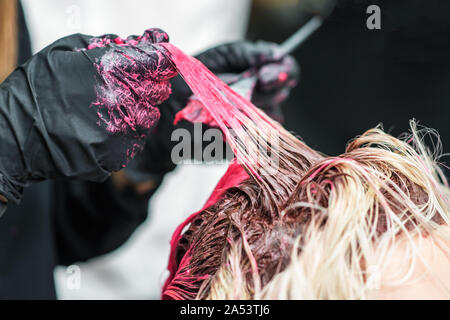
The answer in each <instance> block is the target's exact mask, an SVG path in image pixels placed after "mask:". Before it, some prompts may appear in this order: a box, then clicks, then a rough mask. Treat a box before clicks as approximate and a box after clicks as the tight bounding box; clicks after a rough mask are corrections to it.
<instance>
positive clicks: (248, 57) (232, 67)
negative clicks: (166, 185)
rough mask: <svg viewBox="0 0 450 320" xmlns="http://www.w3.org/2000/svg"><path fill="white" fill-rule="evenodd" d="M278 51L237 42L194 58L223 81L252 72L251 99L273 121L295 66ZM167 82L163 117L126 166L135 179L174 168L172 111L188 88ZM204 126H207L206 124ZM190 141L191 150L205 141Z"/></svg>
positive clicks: (158, 175) (154, 176)
mask: <svg viewBox="0 0 450 320" xmlns="http://www.w3.org/2000/svg"><path fill="white" fill-rule="evenodd" d="M278 54H279V52H278V46H277V45H276V44H274V43H269V42H263V41H259V42H256V43H252V42H246V41H238V42H233V43H228V44H224V45H219V46H217V47H214V48H212V49H209V50H207V51H205V52H203V53H200V54H199V55H197V56H195V58H197V59H198V60H200V61H201V62H202V63H203V64H204V65H205V66H206V67H207V68H208V69H210V70H211V71H212V72H213V73H215V74H216V75H218V76H220V77H221V78H222V79H223V80H224V81H225V82H227V83H229V82H234V81H236V80H238V79H240V78H242V77H245V76H252V75H256V76H257V79H258V81H257V83H256V87H255V91H254V92H253V96H252V102H253V103H254V104H255V105H256V106H258V107H260V108H261V109H263V110H264V111H265V112H267V113H268V114H269V115H270V116H272V117H274V118H276V120H281V119H282V116H281V110H280V104H281V102H282V101H283V100H284V99H286V98H287V96H288V95H289V92H290V90H291V88H292V87H293V86H295V84H296V82H297V79H298V76H299V67H298V65H297V63H296V61H295V59H294V58H293V57H291V56H286V57H284V58H282V59H279V58H278ZM246 71H248V72H246ZM243 72H244V74H242V73H243ZM171 82H172V88H173V93H172V95H171V97H170V99H169V100H167V101H166V102H165V103H164V106H163V107H162V108H161V117H162V118H164V120H163V119H161V121H160V123H159V124H158V126H157V127H156V128H155V129H154V131H155V132H154V133H152V134H151V135H149V136H148V138H147V143H146V146H145V148H144V151H143V152H142V153H141V154H139V155H138V156H137V157H136V159H134V160H133V161H131V162H130V164H129V166H128V167H127V168H126V173H127V176H129V177H130V178H131V179H132V180H133V181H135V182H143V181H146V180H148V179H160V178H161V176H162V175H164V174H165V173H166V172H168V171H170V170H172V169H173V168H175V164H174V163H173V162H172V160H171V157H170V154H171V150H172V148H173V145H174V143H173V142H171V141H170V139H171V132H172V131H173V129H174V126H173V124H172V122H173V119H174V118H175V115H176V113H177V112H178V111H180V110H181V109H182V108H184V107H185V106H186V103H187V102H188V98H189V97H190V96H191V95H192V91H191V90H190V89H189V87H188V86H187V85H186V83H185V82H184V80H183V79H182V78H181V76H177V77H175V78H174V79H172V80H171ZM178 126H182V127H185V128H186V129H188V130H191V129H192V128H191V127H192V125H191V124H190V123H186V122H181V123H180V124H179V125H178ZM204 129H207V128H206V126H205V128H204ZM192 143H193V146H192V150H193V148H194V144H202V145H203V146H204V145H206V144H208V142H205V143H204V142H203V141H193V142H192Z"/></svg>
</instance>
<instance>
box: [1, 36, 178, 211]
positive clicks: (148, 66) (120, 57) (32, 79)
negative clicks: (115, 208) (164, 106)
mask: <svg viewBox="0 0 450 320" xmlns="http://www.w3.org/2000/svg"><path fill="white" fill-rule="evenodd" d="M162 41H168V36H167V34H166V33H164V32H163V31H162V30H159V29H150V30H147V31H146V32H145V33H144V35H142V36H139V37H136V36H133V37H129V38H127V39H120V38H119V37H117V36H116V35H105V36H102V37H97V38H93V37H92V36H87V35H82V34H75V35H71V36H68V37H65V38H63V39H60V40H58V41H56V42H55V43H53V44H51V45H50V46H48V47H47V48H45V49H43V50H42V51H40V52H39V53H37V54H36V55H34V56H33V57H32V58H31V59H30V60H29V61H28V62H27V63H25V64H24V65H22V66H21V67H19V68H17V69H16V70H15V71H14V72H13V73H12V74H11V75H10V76H9V77H8V78H7V79H6V80H5V81H4V82H3V83H2V84H1V85H0V194H1V195H3V196H5V197H6V198H7V199H8V200H10V201H14V202H15V203H18V202H19V201H20V199H21V196H22V192H23V188H24V187H26V186H27V185H28V184H29V183H30V182H33V181H39V180H43V179H50V178H76V179H83V180H91V181H104V180H105V179H106V178H107V177H108V176H109V174H110V172H111V171H116V170H119V169H121V168H122V167H123V166H124V165H126V163H127V161H128V160H130V159H131V158H132V157H133V156H134V154H135V153H136V152H137V151H139V150H140V149H142V146H143V144H144V142H145V137H146V134H147V133H148V132H149V130H150V128H151V127H153V126H154V125H156V124H157V122H158V119H159V110H158V109H157V108H156V107H155V105H157V104H159V103H161V102H162V101H164V100H165V99H167V98H168V96H169V94H170V90H171V89H170V83H169V81H168V80H169V79H170V78H171V77H173V76H175V74H176V71H175V70H174V69H173V67H171V65H170V62H168V61H167V60H166V59H165V58H164V56H162V55H161V53H160V51H159V49H158V44H157V43H158V42H162Z"/></svg>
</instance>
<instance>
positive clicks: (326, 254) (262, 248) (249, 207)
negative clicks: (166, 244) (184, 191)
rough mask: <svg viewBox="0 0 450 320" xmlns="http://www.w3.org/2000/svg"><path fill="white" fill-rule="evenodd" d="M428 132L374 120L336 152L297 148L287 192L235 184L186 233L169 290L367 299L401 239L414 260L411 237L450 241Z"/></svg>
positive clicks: (171, 293) (443, 190)
mask: <svg viewBox="0 0 450 320" xmlns="http://www.w3.org/2000/svg"><path fill="white" fill-rule="evenodd" d="M430 133H432V132H431V131H429V130H425V129H423V130H417V129H416V126H415V124H414V123H412V134H411V136H410V137H408V138H406V141H402V140H399V139H396V138H394V137H392V136H390V135H388V134H386V133H384V132H383V131H382V130H380V129H379V128H376V129H372V130H369V131H367V132H365V133H364V134H363V135H362V136H360V137H358V138H356V139H355V140H353V141H352V142H350V143H349V144H348V146H347V149H346V152H345V153H344V154H342V155H340V156H338V157H321V156H317V154H315V153H310V152H309V151H308V152H307V155H306V156H305V154H300V155H296V157H298V159H299V161H298V162H297V163H295V162H291V164H292V167H291V168H283V172H286V170H288V171H289V172H290V179H292V180H293V181H295V187H294V188H293V189H292V190H288V192H286V190H282V192H283V194H284V196H283V197H276V196H275V197H274V196H269V195H268V193H273V194H276V193H277V192H279V191H280V190H277V189H275V188H272V189H268V188H264V186H265V184H262V183H261V182H258V181H257V180H256V179H254V178H249V179H247V180H246V181H244V182H243V183H241V184H240V185H238V186H236V187H234V188H231V189H229V190H228V191H227V192H226V194H225V195H224V196H223V197H222V198H221V199H220V200H219V201H218V202H217V203H216V204H215V205H213V206H211V207H209V208H207V209H206V210H203V211H202V212H200V213H199V214H198V215H197V216H196V218H195V219H194V220H193V221H192V223H191V224H190V226H189V228H188V229H187V231H186V232H185V233H184V234H183V236H182V238H181V239H180V241H179V243H178V246H177V249H176V255H175V260H176V261H175V263H176V265H177V266H178V271H177V273H176V274H175V276H174V278H173V279H172V281H171V283H170V284H169V285H168V286H167V287H166V290H165V295H166V296H167V297H175V298H186V299H193V298H200V299H205V298H211V299H246V298H272V299H277V298H319V299H320V298H322V299H323V298H365V297H367V295H368V294H369V291H370V290H371V289H373V287H374V280H373V279H374V278H373V274H377V273H379V272H381V271H382V270H383V269H384V268H385V267H386V266H387V265H388V264H389V261H390V252H392V250H395V244H396V243H397V242H398V241H400V239H401V241H403V243H404V244H405V245H406V248H407V250H406V251H407V252H408V254H407V255H406V256H405V260H404V262H405V264H408V263H412V264H411V265H414V263H413V262H414V261H415V260H416V259H417V255H416V254H414V252H415V248H416V243H415V242H414V241H413V238H415V237H418V238H425V237H431V238H432V237H434V236H435V235H437V234H439V235H440V238H442V239H443V240H444V242H446V243H449V241H450V237H449V234H448V231H445V230H448V229H447V228H444V229H442V226H445V225H446V226H448V225H449V207H450V204H449V201H450V200H449V191H448V187H447V186H446V182H445V178H444V176H443V175H442V174H441V172H440V170H439V168H438V167H437V165H436V161H437V160H438V159H437V158H436V157H434V158H432V157H431V156H430V155H429V152H428V150H427V149H426V148H425V146H424V144H423V142H422V140H423V138H424V135H427V134H430ZM300 153H301V152H300ZM310 155H313V156H312V157H311V156H310ZM434 156H436V155H434ZM283 174H284V173H283ZM263 179H277V176H276V175H275V176H272V177H270V178H267V177H263ZM278 179H283V177H281V178H278ZM269 185H272V186H273V185H274V184H273V183H271V184H269ZM442 230H444V231H442ZM294 284H295V285H294ZM377 285H380V283H378V284H377Z"/></svg>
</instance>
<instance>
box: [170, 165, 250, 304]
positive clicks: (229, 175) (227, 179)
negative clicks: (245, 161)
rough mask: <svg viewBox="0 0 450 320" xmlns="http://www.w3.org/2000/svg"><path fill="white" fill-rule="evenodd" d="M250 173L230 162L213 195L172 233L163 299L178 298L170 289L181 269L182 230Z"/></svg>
mask: <svg viewBox="0 0 450 320" xmlns="http://www.w3.org/2000/svg"><path fill="white" fill-rule="evenodd" d="M248 178H249V175H248V173H247V172H246V171H245V169H244V168H243V167H242V166H241V165H240V164H238V163H237V162H236V161H233V162H231V163H230V166H229V167H228V170H227V172H225V174H224V175H223V177H222V178H221V179H220V181H219V182H218V183H217V186H216V187H215V188H214V191H213V192H212V194H211V196H210V197H209V199H208V201H206V203H205V205H204V206H203V208H202V209H200V210H199V211H197V212H195V213H193V214H191V215H190V216H189V217H188V218H187V219H186V220H185V221H184V222H183V223H182V224H180V225H179V226H178V227H177V229H176V230H175V232H174V233H173V235H172V239H171V240H170V256H169V265H168V266H167V269H168V270H169V272H170V275H169V277H168V278H167V280H166V282H165V284H164V286H163V289H162V298H163V299H176V298H177V297H175V296H173V294H172V292H173V291H172V290H169V288H170V285H171V283H172V280H173V279H175V278H176V277H177V271H178V270H180V269H181V268H180V266H179V265H177V264H176V258H175V255H176V248H177V245H178V243H179V242H180V239H181V236H182V231H183V229H184V227H185V226H187V225H188V224H190V223H191V222H192V221H193V220H195V218H196V217H197V216H198V215H199V214H200V213H201V212H202V211H203V210H205V209H207V208H208V207H210V206H212V205H213V204H215V203H216V202H217V201H219V200H220V198H221V197H222V196H223V195H224V193H225V192H226V191H227V190H228V189H229V188H232V187H235V186H237V185H239V184H240V183H241V182H243V181H244V180H246V179H248Z"/></svg>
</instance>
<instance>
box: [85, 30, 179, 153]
mask: <svg viewBox="0 0 450 320" xmlns="http://www.w3.org/2000/svg"><path fill="white" fill-rule="evenodd" d="M162 40H167V35H166V34H165V33H163V32H157V31H155V30H154V29H150V30H147V31H146V32H145V33H144V35H142V36H139V37H136V38H133V37H129V38H127V39H122V38H120V37H116V38H109V37H107V36H105V37H103V38H93V39H92V40H91V44H90V45H89V46H88V48H87V49H88V50H92V49H95V48H100V47H106V46H110V47H111V48H110V49H109V51H107V52H106V53H105V54H104V55H103V56H102V57H101V59H100V61H97V64H96V65H95V67H96V69H97V72H98V74H99V75H100V77H101V78H102V83H101V84H99V85H98V86H97V88H96V92H97V99H96V100H95V101H94V102H93V103H92V106H94V107H96V108H97V115H98V116H99V119H100V122H99V123H100V124H101V123H104V124H105V125H106V129H107V130H108V131H109V132H111V133H122V134H127V133H129V132H135V133H136V134H140V132H142V130H147V129H150V128H152V127H154V126H155V125H156V124H157V122H158V120H159V117H160V113H159V110H158V109H157V108H156V105H158V104H160V103H162V102H163V101H164V100H166V99H168V98H169V95H170V94H171V85H170V82H169V81H168V79H170V78H171V77H173V76H175V75H176V71H175V70H174V69H173V68H167V65H162V61H167V60H166V57H165V56H163V55H162V54H161V52H160V51H159V47H158V44H154V41H162ZM121 48H123V49H127V50H128V51H126V50H122V49H121ZM127 52H130V53H129V54H128V53H127ZM130 54H132V55H133V57H131V56H130ZM142 138H144V134H142ZM135 149H136V148H134V147H133V149H132V150H131V154H130V156H131V157H132V156H133V155H134V153H135V151H136V150H135Z"/></svg>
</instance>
